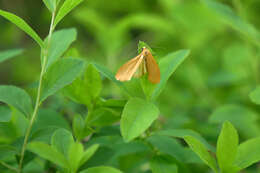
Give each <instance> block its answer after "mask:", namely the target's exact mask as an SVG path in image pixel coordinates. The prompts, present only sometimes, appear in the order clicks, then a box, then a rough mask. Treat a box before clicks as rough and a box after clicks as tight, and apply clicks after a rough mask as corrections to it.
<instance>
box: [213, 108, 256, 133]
mask: <svg viewBox="0 0 260 173" xmlns="http://www.w3.org/2000/svg"><path fill="white" fill-rule="evenodd" d="M257 119H258V114H257V113H256V112H254V111H253V110H251V109H249V108H247V107H245V106H243V105H223V106H220V107H218V108H217V109H216V110H215V111H214V112H213V113H212V114H211V116H210V118H209V122H210V123H224V122H225V121H229V122H231V123H232V124H234V126H236V128H237V129H238V131H239V132H240V133H241V135H243V136H246V137H249V138H250V137H255V136H258V135H259V133H260V128H259V126H258V124H257Z"/></svg>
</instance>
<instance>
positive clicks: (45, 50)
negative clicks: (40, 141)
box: [18, 11, 55, 173]
mask: <svg viewBox="0 0 260 173" xmlns="http://www.w3.org/2000/svg"><path fill="white" fill-rule="evenodd" d="M54 19H55V11H54V12H53V13H52V19H51V25H50V30H49V35H48V42H47V46H46V47H45V48H44V50H43V51H44V52H43V54H44V55H43V63H42V68H41V74H40V79H39V86H38V90H37V97H36V103H35V107H34V111H33V114H32V116H31V120H30V123H29V126H28V128H27V130H26V133H25V138H24V143H23V147H22V151H21V158H20V162H19V168H18V173H21V172H22V165H23V160H24V153H25V150H26V146H27V143H28V139H29V135H30V133H31V130H32V125H33V123H34V120H35V118H36V116H37V113H38V110H39V106H40V104H41V100H40V98H41V88H42V79H43V75H44V72H45V66H46V62H47V54H48V48H49V45H50V40H51V36H52V32H53V30H54V28H53V23H54Z"/></svg>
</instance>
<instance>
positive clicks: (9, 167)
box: [0, 161, 18, 172]
mask: <svg viewBox="0 0 260 173" xmlns="http://www.w3.org/2000/svg"><path fill="white" fill-rule="evenodd" d="M0 164H1V165H3V166H4V167H6V168H8V169H10V170H12V171H15V172H18V169H17V168H15V167H13V166H11V165H9V164H7V163H5V162H2V161H0Z"/></svg>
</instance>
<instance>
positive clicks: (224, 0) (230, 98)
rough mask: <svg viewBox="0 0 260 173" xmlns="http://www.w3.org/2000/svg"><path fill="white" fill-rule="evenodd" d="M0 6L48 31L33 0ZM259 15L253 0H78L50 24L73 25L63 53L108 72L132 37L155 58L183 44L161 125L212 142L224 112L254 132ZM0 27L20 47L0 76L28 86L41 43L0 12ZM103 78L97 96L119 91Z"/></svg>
mask: <svg viewBox="0 0 260 173" xmlns="http://www.w3.org/2000/svg"><path fill="white" fill-rule="evenodd" d="M216 2H217V3H216ZM0 8H1V9H4V10H7V11H9V12H12V13H15V14H16V15H18V16H20V17H22V18H23V19H25V21H26V22H28V24H29V25H30V26H32V28H34V29H35V30H36V31H37V32H38V33H39V35H40V36H41V37H42V38H44V37H45V36H46V35H47V32H48V27H49V23H50V14H49V12H48V11H47V8H45V6H44V4H43V3H42V2H41V1H40V0H38V1H36V0H0ZM259 18H260V1H259V0H218V1H217V0H216V1H209V0H201V1H199V0H128V1H127V0H111V1H109V0H85V2H84V3H82V4H81V5H80V6H79V7H78V8H76V9H75V10H74V11H73V12H72V13H70V14H69V15H68V16H67V17H66V18H65V20H63V21H62V22H61V24H60V25H59V26H58V28H57V29H59V28H69V27H75V28H76V29H77V31H78V36H77V38H78V39H77V41H76V42H74V43H73V46H72V48H71V49H70V52H68V54H70V53H71V54H73V55H75V54H76V55H78V56H79V57H81V58H84V59H86V60H87V61H95V62H98V63H101V64H103V65H105V66H106V67H107V68H109V69H110V70H111V71H113V72H114V73H115V72H116V70H117V69H118V68H119V67H120V65H122V64H123V63H124V62H126V61H127V60H129V59H130V58H132V57H134V56H136V55H137V44H138V41H139V40H142V41H145V42H146V43H148V44H149V45H150V46H151V48H153V50H154V51H155V52H156V55H157V56H156V57H157V58H158V59H159V58H160V57H163V56H164V55H166V54H167V53H170V52H173V51H177V50H179V49H190V50H191V53H190V55H189V57H188V58H187V60H186V61H185V62H184V63H183V64H182V65H181V66H180V67H179V68H178V70H177V71H176V73H175V74H174V75H173V77H172V78H171V79H170V80H169V82H168V84H167V87H166V89H165V90H164V91H163V93H162V95H161V96H160V98H159V99H158V101H157V104H158V105H159V107H160V111H161V115H162V118H160V121H161V124H160V125H161V126H162V128H191V129H194V130H196V131H198V132H199V133H201V134H202V136H204V137H205V138H206V139H207V140H208V141H210V143H212V144H213V145H215V143H216V139H217V136H218V134H219V131H220V124H221V123H222V122H223V121H225V120H230V121H231V122H232V123H233V124H234V125H235V127H236V128H237V129H238V132H239V134H240V140H241V142H242V141H244V140H246V139H249V138H252V137H255V136H259V135H260V123H259V113H260V109H259V108H260V107H259V106H257V105H255V104H254V103H252V102H251V101H250V98H249V93H250V92H251V91H252V90H253V89H255V88H256V86H257V85H258V84H259V82H260V76H259V75H260V70H259V69H260V68H259V65H260V64H259V58H260V57H259V55H260V54H259V53H260V52H259V45H260V34H259V32H258V28H260V20H259ZM0 31H1V32H0V51H3V50H7V49H11V48H23V49H25V51H24V52H23V54H22V55H19V56H18V57H16V58H13V59H11V60H8V61H6V62H4V63H1V64H0V84H12V85H18V86H22V87H24V88H30V87H31V86H33V84H34V82H35V81H37V79H38V77H39V74H40V58H39V55H40V53H39V52H40V48H39V47H38V46H37V45H36V43H34V42H33V41H32V39H31V38H29V37H28V36H27V35H25V34H24V33H23V32H22V31H21V30H19V29H18V28H17V27H16V26H14V25H13V24H11V23H9V22H8V21H6V20H4V19H3V18H0ZM103 85H104V86H105V87H104V89H103V91H102V96H103V97H105V98H122V97H123V96H122V95H121V94H120V92H119V90H118V89H117V88H116V86H115V85H113V84H111V82H109V81H108V80H107V79H104V81H103ZM249 170H252V172H255V171H256V170H257V166H253V167H251V168H249ZM258 171H260V169H259V170H258Z"/></svg>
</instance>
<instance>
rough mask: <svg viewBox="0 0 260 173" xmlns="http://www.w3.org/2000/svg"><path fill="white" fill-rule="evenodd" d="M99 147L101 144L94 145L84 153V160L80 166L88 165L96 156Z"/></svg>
mask: <svg viewBox="0 0 260 173" xmlns="http://www.w3.org/2000/svg"><path fill="white" fill-rule="evenodd" d="M98 147H99V144H94V145H92V146H90V147H89V148H88V149H87V150H86V151H84V153H83V155H82V158H81V160H80V164H79V166H81V165H83V164H84V163H86V162H87V161H88V160H89V159H90V158H91V157H92V156H93V155H94V154H95V152H96V151H97V149H98Z"/></svg>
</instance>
